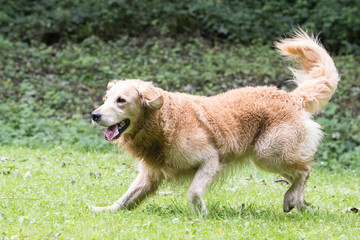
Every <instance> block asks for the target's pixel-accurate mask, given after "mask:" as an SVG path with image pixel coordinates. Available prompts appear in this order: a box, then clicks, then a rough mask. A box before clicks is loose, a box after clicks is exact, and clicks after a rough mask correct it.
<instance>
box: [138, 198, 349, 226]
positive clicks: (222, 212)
mask: <svg viewBox="0 0 360 240" xmlns="http://www.w3.org/2000/svg"><path fill="white" fill-rule="evenodd" d="M208 210H209V215H207V216H205V215H202V214H201V213H200V212H192V211H191V210H190V207H189V206H187V205H184V204H181V203H177V202H175V201H174V200H172V202H171V204H168V205H156V204H149V205H147V206H146V207H145V208H144V209H143V210H142V212H144V213H147V214H154V215H158V216H165V217H180V216H186V217H187V218H189V219H194V218H203V219H211V220H225V219H235V218H236V219H243V220H252V219H253V220H256V219H262V220H267V221H277V222H284V221H304V220H306V221H309V220H313V221H317V220H320V219H323V220H324V219H325V220H326V221H330V222H341V221H342V220H341V216H340V215H341V214H340V213H339V215H337V214H335V213H332V212H329V211H328V210H321V209H312V210H305V211H303V212H298V211H297V210H295V209H294V210H293V211H292V212H290V213H284V212H283V211H282V209H275V208H273V207H270V208H269V207H265V208H264V207H263V206H258V205H256V204H249V205H246V204H241V205H239V206H229V205H220V204H219V203H215V204H211V203H210V204H209V205H208Z"/></svg>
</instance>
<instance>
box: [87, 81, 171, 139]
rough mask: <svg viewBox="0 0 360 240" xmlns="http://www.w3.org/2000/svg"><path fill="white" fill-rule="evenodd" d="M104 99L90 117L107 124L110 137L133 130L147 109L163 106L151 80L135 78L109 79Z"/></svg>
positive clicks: (157, 90) (100, 123)
mask: <svg viewBox="0 0 360 240" xmlns="http://www.w3.org/2000/svg"><path fill="white" fill-rule="evenodd" d="M103 100H104V103H103V104H102V105H101V106H100V107H99V108H98V109H96V110H95V111H93V112H92V113H91V117H92V120H93V122H94V123H97V124H99V125H101V126H104V127H107V129H106V130H105V131H104V133H105V138H106V140H108V141H112V140H114V139H117V138H119V137H120V135H121V134H125V133H131V132H133V131H134V130H135V128H136V126H137V123H138V121H139V120H140V118H141V117H143V113H144V111H148V110H156V109H160V108H161V106H162V105H163V101H164V100H163V97H162V95H161V92H160V91H159V89H157V88H155V87H154V86H153V85H152V84H151V83H150V82H144V81H141V80H133V79H132V80H124V81H121V80H115V81H111V82H109V83H108V86H107V92H106V95H105V97H104V99H103Z"/></svg>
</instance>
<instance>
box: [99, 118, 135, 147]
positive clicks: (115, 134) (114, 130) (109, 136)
mask: <svg viewBox="0 0 360 240" xmlns="http://www.w3.org/2000/svg"><path fill="white" fill-rule="evenodd" d="M129 125H130V120H129V119H125V120H122V121H121V122H119V123H117V124H115V125H112V126H110V127H108V128H107V129H106V130H105V131H104V134H105V139H106V140H107V141H109V142H111V141H112V140H114V139H118V138H119V137H120V135H121V133H122V132H124V131H125V130H126V129H127V127H128V126H129Z"/></svg>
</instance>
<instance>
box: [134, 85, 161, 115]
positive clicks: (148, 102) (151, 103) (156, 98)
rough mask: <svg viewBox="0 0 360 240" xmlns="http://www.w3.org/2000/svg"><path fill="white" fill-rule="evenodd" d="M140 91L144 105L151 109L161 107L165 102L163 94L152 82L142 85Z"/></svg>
mask: <svg viewBox="0 0 360 240" xmlns="http://www.w3.org/2000/svg"><path fill="white" fill-rule="evenodd" d="M138 91H139V95H140V99H141V102H142V104H143V105H144V106H147V107H149V108H151V109H159V108H161V107H162V105H163V104H164V98H163V96H162V95H161V93H160V92H159V91H158V90H157V89H156V88H154V86H153V85H152V84H151V83H149V84H146V85H145V84H144V85H142V86H140V87H139V88H138Z"/></svg>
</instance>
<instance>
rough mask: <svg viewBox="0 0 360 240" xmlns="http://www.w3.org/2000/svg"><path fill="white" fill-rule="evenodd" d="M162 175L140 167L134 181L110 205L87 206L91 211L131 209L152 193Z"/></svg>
mask: <svg viewBox="0 0 360 240" xmlns="http://www.w3.org/2000/svg"><path fill="white" fill-rule="evenodd" d="M161 180H162V177H161V176H159V175H158V174H155V173H153V172H150V171H149V170H148V169H144V168H140V172H139V174H138V176H137V177H136V179H135V181H134V182H133V183H132V184H131V185H130V187H129V189H128V190H127V191H126V192H125V194H124V195H123V196H122V197H121V198H120V199H119V200H117V201H116V202H114V203H113V204H112V205H111V206H107V207H95V206H89V209H90V210H92V211H97V212H100V211H111V212H115V211H117V210H119V209H131V208H133V207H135V206H137V205H138V204H139V203H141V202H142V201H143V200H144V199H145V198H146V197H148V196H149V195H151V194H152V193H154V192H155V191H156V190H157V189H158V187H159V185H160V183H161Z"/></svg>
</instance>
